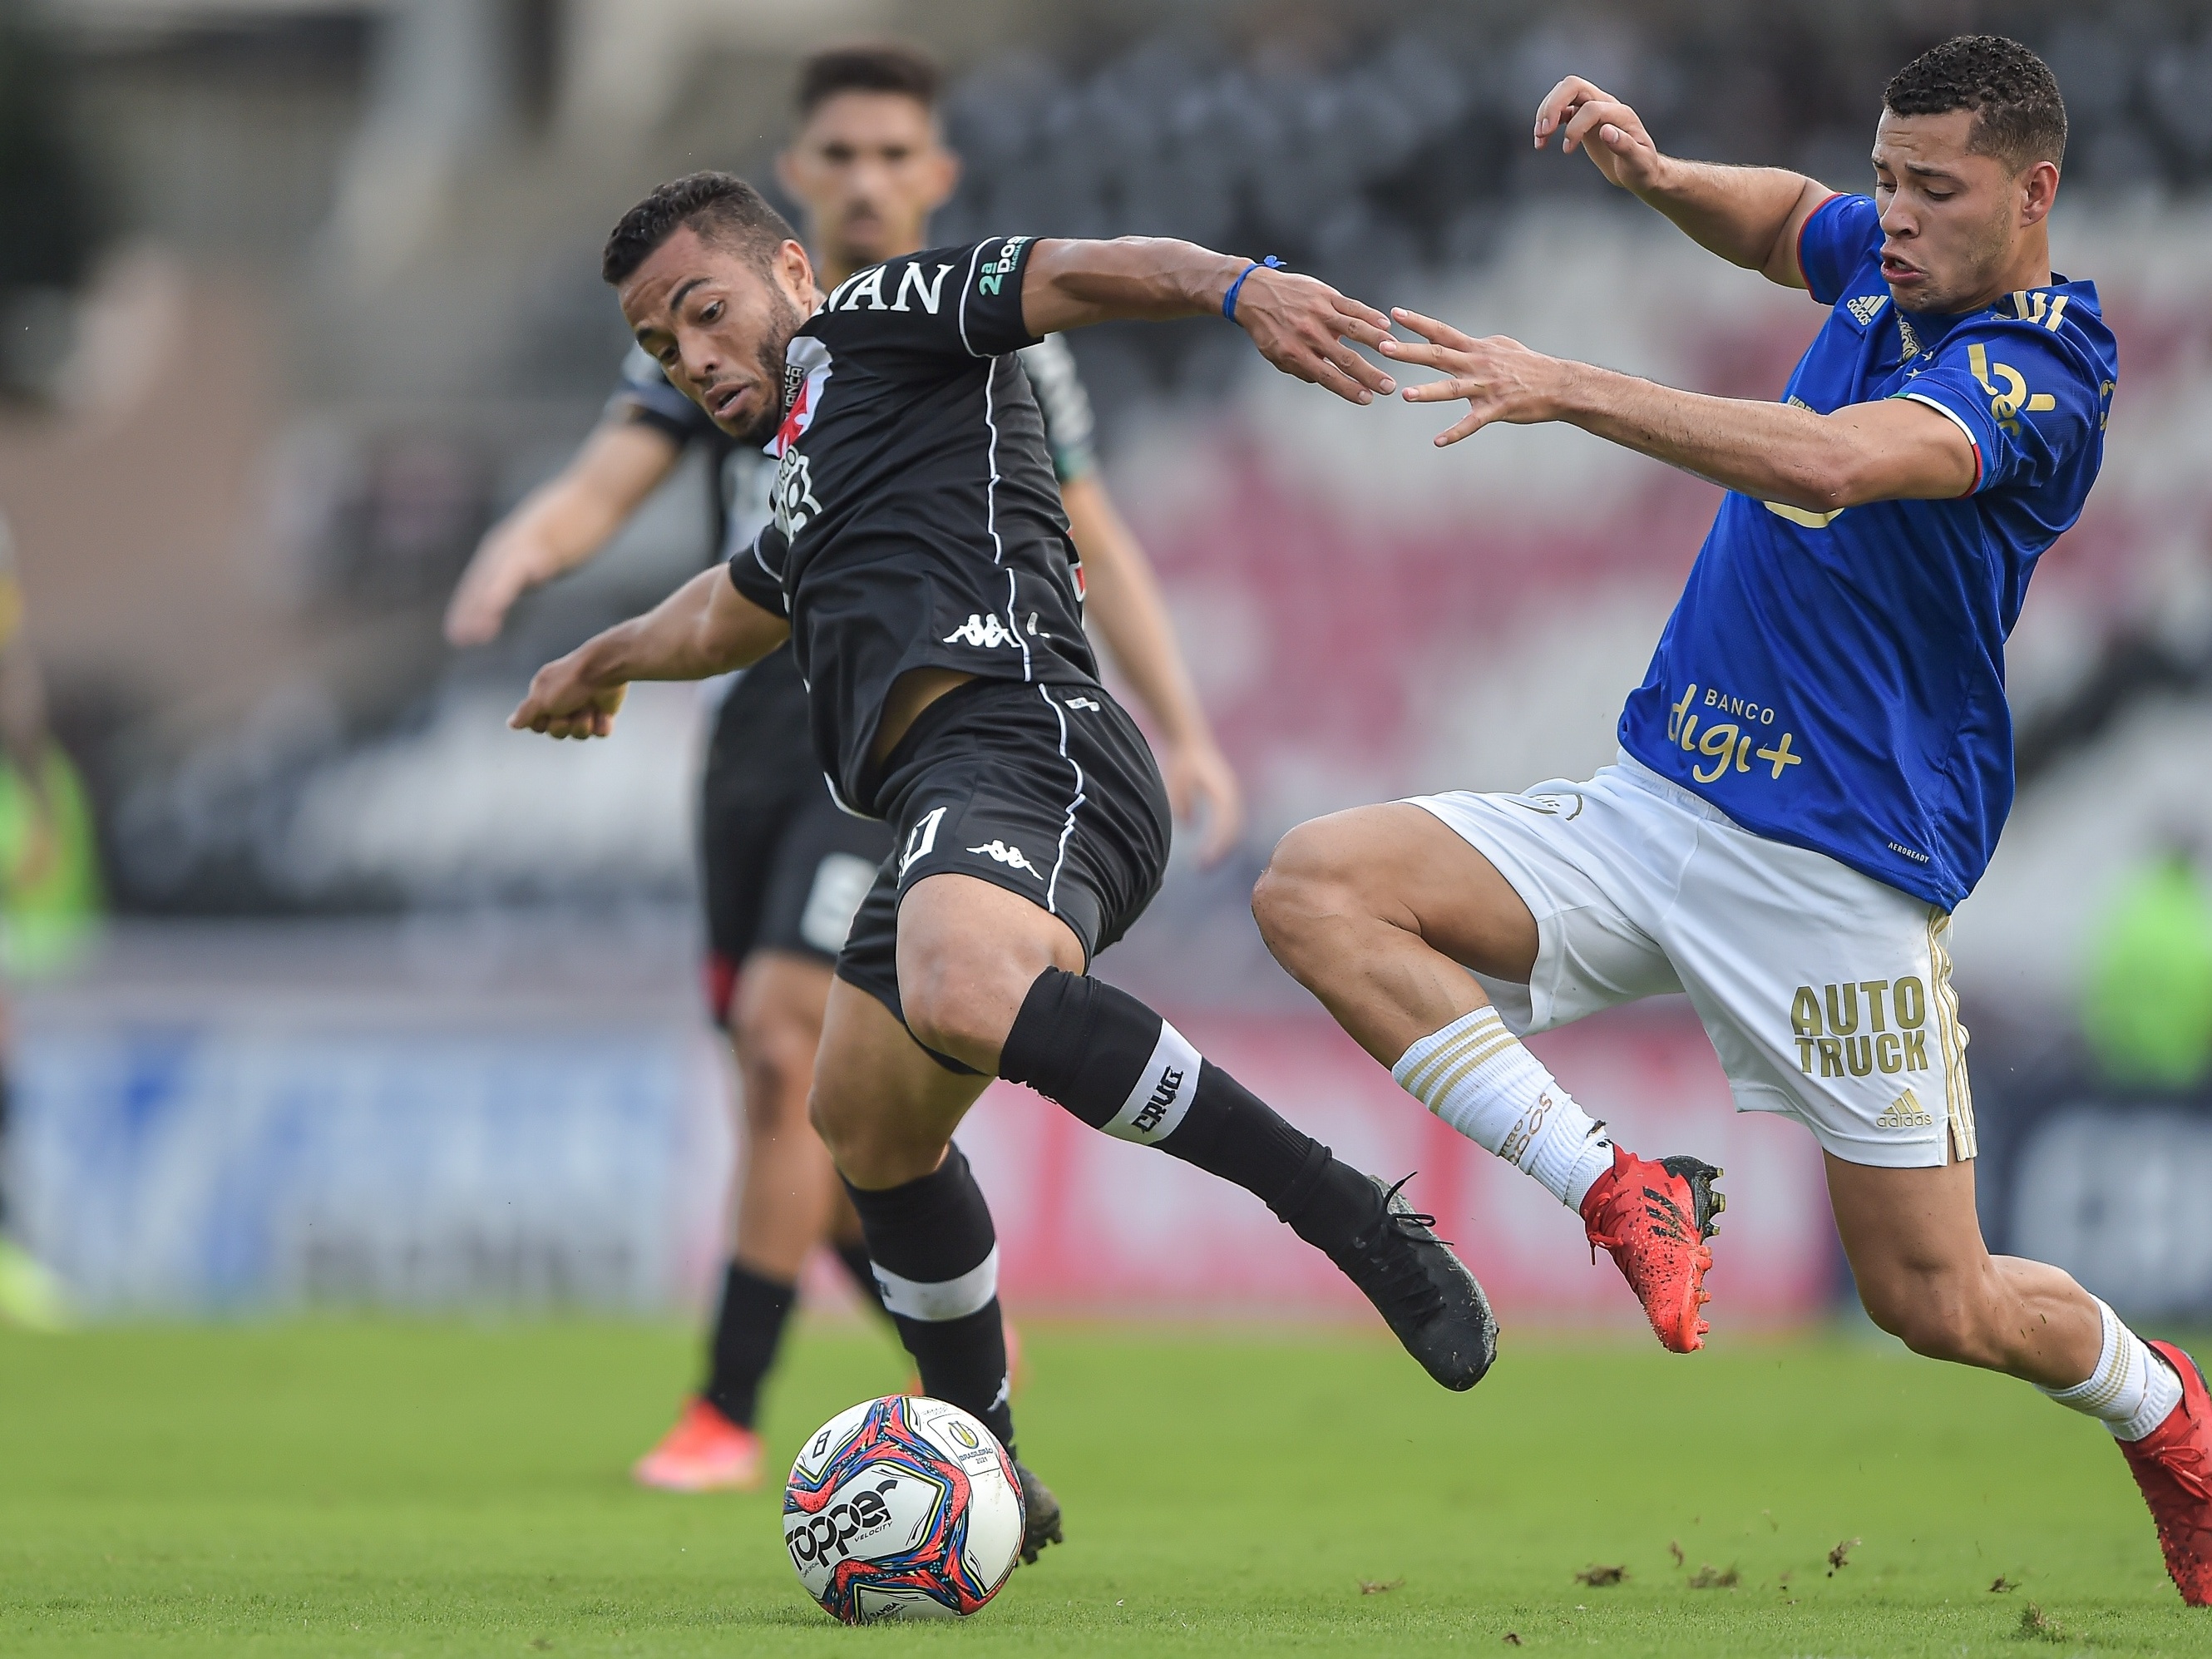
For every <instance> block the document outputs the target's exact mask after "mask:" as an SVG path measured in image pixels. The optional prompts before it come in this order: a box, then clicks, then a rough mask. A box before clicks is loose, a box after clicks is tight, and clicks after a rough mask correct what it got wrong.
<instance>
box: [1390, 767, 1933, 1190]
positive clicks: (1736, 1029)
mask: <svg viewBox="0 0 2212 1659" xmlns="http://www.w3.org/2000/svg"><path fill="white" fill-rule="evenodd" d="M1411 805H1415V806H1419V807H1421V808H1423V809H1424V810H1425V811H1429V812H1431V813H1433V814H1435V815H1436V817H1438V818H1440V819H1442V820H1443V823H1446V824H1448V825H1449V826H1450V828H1451V829H1454V830H1455V831H1457V832H1458V833H1459V835H1461V836H1462V837H1464V838H1465V839H1466V841H1467V842H1468V844H1469V845H1471V846H1472V847H1474V849H1475V850H1476V851H1477V852H1479V853H1480V854H1482V855H1483V856H1484V857H1485V858H1486V859H1488V860H1490V861H1491V863H1492V864H1493V865H1495V866H1497V867H1498V872H1499V873H1500V874H1501V875H1503V876H1504V878H1505V879H1506V880H1507V881H1508V882H1509V883H1510V884H1511V885H1512V887H1513V890H1514V891H1515V892H1516V893H1518V894H1519V895H1520V896H1521V897H1522V899H1523V900H1524V901H1525V902H1527V904H1528V908H1529V909H1530V910H1531V911H1532V912H1533V913H1534V915H1535V918H1536V935H1537V946H1536V965H1535V968H1534V971H1533V973H1532V974H1531V975H1530V978H1529V982H1528V984H1526V985H1514V984H1508V983H1504V982H1501V981H1493V980H1490V979H1488V978H1485V979H1484V980H1483V985H1484V987H1485V988H1486V990H1488V991H1489V992H1490V994H1491V998H1492V1001H1493V1002H1494V1003H1495V1004H1496V1005H1497V1008H1498V1014H1499V1016H1500V1017H1501V1018H1503V1019H1504V1021H1505V1023H1506V1024H1507V1025H1509V1026H1510V1027H1511V1028H1512V1029H1513V1030H1516V1031H1520V1032H1528V1031H1543V1030H1551V1029H1552V1028H1553V1027H1554V1026H1559V1025H1565V1024H1568V1023H1569V1022H1570V1021H1572V1020H1577V1019H1580V1018H1582V1017H1583V1015H1585V1014H1589V1013H1595V1012H1596V1011H1597V1010H1599V1009H1601V1008H1610V1007H1613V1006H1617V1005H1619V1004H1621V1003H1625V1002H1634V1001H1636V1000H1638V999H1639V998H1642V997H1648V996H1658V995H1662V994H1668V993H1670V992H1675V991H1681V992H1686V993H1687V994H1688V995H1689V999H1690V1001H1691V1004H1692V1006H1694V1007H1695V1008H1696V1009H1697V1011H1698V1017H1699V1018H1700V1019H1701V1020H1703V1021H1704V1022H1705V1032H1706V1035H1707V1036H1710V1037H1711V1039H1712V1044H1713V1048H1714V1050H1715V1051H1716V1052H1717V1054H1719V1055H1720V1060H1721V1066H1722V1067H1723V1070H1725V1071H1726V1072H1727V1073H1728V1079H1729V1088H1730V1089H1731V1090H1732V1091H1733V1092H1734V1093H1735V1103H1736V1109H1737V1110H1739V1111H1746V1112H1783V1113H1786V1114H1788V1115H1790V1116H1792V1117H1795V1118H1796V1119H1798V1120H1799V1121H1802V1123H1804V1125H1805V1126H1806V1127H1808V1128H1809V1129H1811V1130H1812V1132H1813V1133H1814V1137H1815V1138H1816V1139H1819V1141H1820V1145H1821V1146H1823V1147H1825V1148H1826V1149H1827V1151H1829V1152H1832V1153H1834V1154H1835V1156H1836V1157H1838V1158H1842V1159H1844V1160H1845V1161H1846V1162H1848V1163H1851V1164H1875V1165H1880V1166H1881V1167H1884V1168H1890V1169H1910V1168H1918V1167H1922V1166H1925V1165H1930V1164H1942V1163H1945V1162H1947V1161H1948V1158H1947V1152H1948V1154H1949V1155H1950V1156H1951V1157H1955V1158H1959V1159H1961V1160H1963V1159H1966V1158H1972V1157H1973V1156H1974V1103H1973V1097H1972V1094H1971V1093H1970V1092H1969V1091H1968V1089H1967V1085H1966V1028H1965V1027H1964V1026H1962V1025H1961V1024H1960V1023H1959V1008H1958V999H1957V997H1956V995H1955V994H1954V993H1953V991H1952V988H1951V958H1950V952H1949V949H1948V943H1949V933H1950V925H1951V919H1950V917H1949V915H1948V914H1947V913H1946V912H1944V911H1942V910H1940V909H1938V908H1936V907H1935V906H1934V905H1931V904H1929V903H1928V902H1926V901H1925V900H1923V899H1917V898H1914V897H1913V896H1911V895H1910V894H1908V893H1903V892H1899V890H1897V889H1896V888H1894V887H1889V886H1885V885H1884V884H1882V883H1881V882H1878V881H1875V879H1873V878H1871V877H1869V876H1863V875H1861V874H1860V873H1859V872H1857V871H1856V870H1853V869H1851V868H1850V866H1847V865H1844V864H1840V863H1838V862H1837V861H1836V860H1834V859H1832V858H1829V857H1828V856H1827V855H1826V854H1821V853H1813V852H1808V851H1806V850H1805V849H1804V848H1798V847H1789V846H1784V844H1783V843H1782V842H1775V841H1768V840H1765V839H1764V838H1763V837H1761V836H1754V835H1753V834H1752V833H1751V832H1750V831H1749V830H1747V829H1743V828H1741V826H1739V825H1738V824H1736V823H1735V822H1734V821H1733V820H1732V819H1730V818H1729V817H1728V816H1727V815H1726V814H1724V813H1723V812H1722V811H1719V810H1718V809H1717V808H1716V807H1713V806H1711V805H1707V804H1706V803H1705V801H1703V800H1700V799H1699V798H1698V797H1697V796H1695V795H1693V794H1692V793H1689V791H1687V790H1686V789H1682V788H1679V787H1676V786H1675V785H1674V784H1672V783H1669V782H1668V781H1666V780H1665V779H1664V778H1662V777H1660V776H1659V775H1657V774H1656V773H1654V772H1652V771H1650V769H1648V768H1646V767H1644V766H1643V765H1641V764H1639V763H1638V762H1636V761H1635V760H1633V759H1632V758H1631V757H1629V756H1627V755H1626V754H1623V755H1622V756H1621V757H1620V759H1619V761H1618V762H1616V763H1614V764H1613V765H1611V766H1608V767H1606V768H1604V769H1601V771H1600V772H1599V773H1598V775H1596V776H1595V777H1594V778H1592V779H1591V780H1590V781H1589V782H1587V783H1569V782H1554V783H1544V784H1539V785H1537V786H1536V787H1534V788H1533V789H1529V790H1528V791H1525V792H1524V793H1520V794H1510V795H1507V794H1497V795H1483V794H1475V793H1471V792H1466V791H1458V792H1454V793H1449V794H1441V795H1424V796H1419V797H1416V798H1415V799H1413V801H1412V802H1411ZM1947 1130H1948V1134H1947V1133H1946V1132H1947Z"/></svg>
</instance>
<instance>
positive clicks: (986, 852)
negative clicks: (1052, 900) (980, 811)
mask: <svg viewBox="0 0 2212 1659" xmlns="http://www.w3.org/2000/svg"><path fill="white" fill-rule="evenodd" d="M968 850H969V852H971V853H976V854H981V855H982V856H983V857H985V858H987V859H992V860H996V861H997V862H999V863H1000V864H1003V865H1005V866H1007V867H1008V868H1010V869H1014V870H1026V871H1028V872H1030V874H1031V875H1033V876H1035V877H1036V878H1037V879H1038V880H1039V881H1042V880H1043V879H1044V872H1042V871H1041V870H1039V869H1038V868H1037V867H1036V866H1035V865H1034V864H1031V863H1030V860H1029V855H1028V854H1026V853H1024V852H1023V851H1022V849H1021V848H1018V847H1009V846H1007V845H1006V842H1002V841H1000V839H999V838H998V837H997V836H993V837H992V838H991V839H990V840H988V841H987V842H984V843H983V844H982V845H981V847H971V848H969V849H968Z"/></svg>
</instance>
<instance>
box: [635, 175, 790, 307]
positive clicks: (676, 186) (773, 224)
mask: <svg viewBox="0 0 2212 1659" xmlns="http://www.w3.org/2000/svg"><path fill="white" fill-rule="evenodd" d="M687 227H688V228H690V229H691V230H693V231H695V232H696V233H697V234H698V236H699V239H700V240H702V241H706V242H713V243H715V244H717V245H719V246H722V247H726V248H730V249H732V250H733V251H734V252H738V253H742V254H744V256H745V258H748V259H750V261H752V263H753V264H755V265H757V266H758V267H759V268H760V269H761V270H767V269H768V264H769V258H770V256H771V255H773V254H774V253H775V251H776V249H777V248H779V247H781V246H783V244H784V243H786V242H788V241H794V240H797V237H796V236H795V235H794V234H793V231H792V228H791V222H790V221H788V220H787V219H786V218H785V217H784V216H782V215H781V213H778V212H777V211H776V210H775V209H774V208H772V207H770V206H769V204H768V198H767V197H764V196H763V195H762V194H761V193H760V191H757V190H755V189H754V188H753V187H752V186H751V185H749V184H747V183H746V182H745V181H744V179H740V178H738V176H737V175H736V174H735V173H686V174H685V175H684V177H683V178H681V179H671V180H670V181H669V182H668V183H666V184H665V185H656V186H654V188H653V191H652V193H651V194H650V195H648V196H647V197H646V198H645V199H644V200H643V201H641V202H640V203H639V204H637V205H636V206H635V207H634V208H632V209H631V210H629V212H628V213H625V214H623V216H622V219H621V221H620V222H618V223H617V225H616V226H615V228H614V229H613V230H612V231H611V232H610V233H609V234H608V236H607V245H606V246H605V249H604V250H602V251H601V252H600V254H599V275H600V276H601V277H603V278H604V279H605V281H606V283H608V284H609V285H610V286H611V287H619V286H621V284H623V283H626V282H628V281H629V278H630V276H631V275H632V274H633V273H634V272H635V270H637V268H638V267H639V266H640V265H641V264H644V263H645V262H646V260H647V258H650V257H652V253H653V249H655V248H657V247H659V246H660V245H661V244H662V243H663V242H665V241H666V240H668V239H669V238H670V237H671V236H673V235H674V234H676V233H677V232H678V230H681V229H684V228H687Z"/></svg>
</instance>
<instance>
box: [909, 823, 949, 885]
mask: <svg viewBox="0 0 2212 1659" xmlns="http://www.w3.org/2000/svg"><path fill="white" fill-rule="evenodd" d="M948 810H949V809H948V808H945V807H943V806H936V807H932V808H931V809H930V810H929V811H927V812H925V813H923V814H922V815H921V817H919V818H916V819H915V824H914V828H913V829H909V830H908V831H907V837H906V847H905V849H904V850H903V851H902V852H901V853H900V854H899V877H900V878H901V879H902V880H903V879H904V878H905V876H906V872H908V870H910V869H912V868H913V867H914V861H915V860H916V859H926V858H927V857H928V856H929V854H930V853H931V851H932V850H933V848H935V847H936V845H937V826H938V825H939V824H940V823H944V822H945V812H946V811H948Z"/></svg>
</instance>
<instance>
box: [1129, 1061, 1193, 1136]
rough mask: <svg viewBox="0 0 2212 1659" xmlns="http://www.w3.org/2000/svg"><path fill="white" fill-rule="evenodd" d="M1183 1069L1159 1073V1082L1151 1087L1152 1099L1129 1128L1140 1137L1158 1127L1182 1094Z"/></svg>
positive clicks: (1174, 1067) (1178, 1068)
mask: <svg viewBox="0 0 2212 1659" xmlns="http://www.w3.org/2000/svg"><path fill="white" fill-rule="evenodd" d="M1182 1079H1183V1068H1182V1066H1169V1067H1168V1068H1167V1069H1166V1070H1165V1071H1164V1072H1162V1073H1160V1080H1159V1081H1158V1083H1155V1084H1154V1085H1152V1098H1151V1099H1149V1100H1147V1101H1146V1103H1144V1106H1143V1108H1142V1109H1140V1110H1139V1112H1138V1114H1137V1115H1136V1116H1135V1117H1134V1118H1133V1119H1131V1120H1130V1122H1129V1127H1131V1128H1132V1129H1134V1130H1135V1131H1136V1132H1137V1133H1139V1134H1140V1135H1148V1134H1150V1133H1152V1131H1153V1130H1155V1129H1157V1128H1158V1127H1160V1120H1161V1119H1162V1118H1164V1117H1165V1116H1166V1115H1168V1108H1169V1107H1170V1106H1172V1105H1174V1104H1175V1103H1176V1096H1178V1095H1180V1094H1181V1093H1182Z"/></svg>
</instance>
